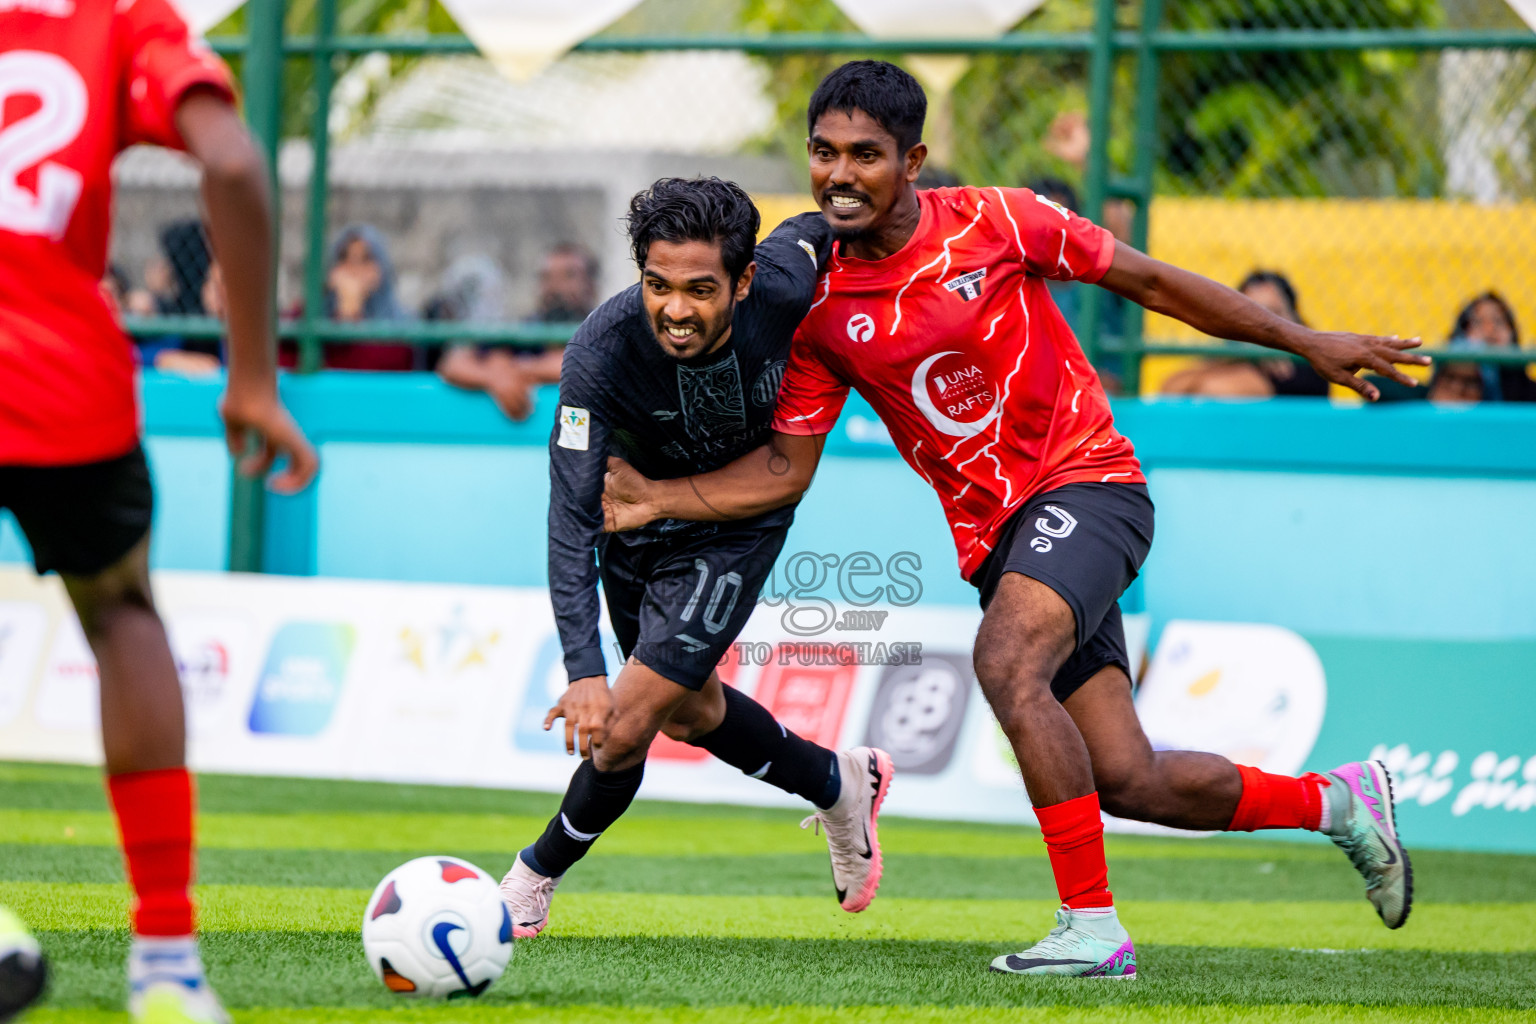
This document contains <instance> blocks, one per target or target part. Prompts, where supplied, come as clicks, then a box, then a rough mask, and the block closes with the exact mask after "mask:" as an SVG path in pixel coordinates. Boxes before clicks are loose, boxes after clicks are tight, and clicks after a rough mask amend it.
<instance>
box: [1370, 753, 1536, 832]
mask: <svg viewBox="0 0 1536 1024" xmlns="http://www.w3.org/2000/svg"><path fill="white" fill-rule="evenodd" d="M1370 757H1371V760H1373V761H1380V762H1381V763H1383V764H1385V765H1386V766H1387V771H1389V772H1391V773H1392V784H1393V794H1394V796H1395V797H1396V800H1397V804H1398V806H1402V805H1403V804H1406V803H1409V802H1410V801H1411V802H1413V803H1417V804H1418V805H1419V806H1421V807H1428V806H1430V805H1432V804H1436V803H1439V802H1440V801H1442V800H1444V799H1446V798H1447V797H1449V798H1450V800H1451V808H1450V809H1451V814H1452V816H1454V817H1457V818H1460V817H1463V816H1465V815H1467V814H1470V813H1472V812H1473V811H1479V810H1482V811H1498V810H1503V811H1528V810H1530V809H1531V808H1533V807H1536V756H1529V757H1528V756H1524V755H1520V754H1510V755H1507V756H1504V755H1500V754H1499V752H1498V751H1496V750H1485V751H1483V752H1482V753H1480V754H1478V755H1477V756H1476V757H1474V758H1472V761H1471V764H1470V765H1468V766H1467V770H1468V774H1469V775H1470V778H1469V779H1467V781H1466V782H1465V783H1463V782H1461V781H1460V780H1459V779H1458V778H1457V775H1456V769H1457V768H1459V767H1461V765H1462V763H1463V760H1464V759H1463V758H1462V756H1461V754H1459V753H1457V752H1456V751H1454V750H1442V751H1440V752H1439V753H1438V754H1436V753H1434V752H1432V751H1429V750H1421V751H1419V752H1418V753H1414V751H1413V750H1412V748H1410V747H1409V746H1408V744H1406V743H1399V744H1397V745H1396V746H1394V747H1391V748H1388V747H1387V745H1386V744H1385V743H1378V744H1377V745H1376V746H1375V748H1373V749H1372V750H1371V754H1370ZM1464 778H1465V776H1464ZM1458 787H1459V788H1458ZM1452 793H1454V794H1455V795H1454V796H1452Z"/></svg>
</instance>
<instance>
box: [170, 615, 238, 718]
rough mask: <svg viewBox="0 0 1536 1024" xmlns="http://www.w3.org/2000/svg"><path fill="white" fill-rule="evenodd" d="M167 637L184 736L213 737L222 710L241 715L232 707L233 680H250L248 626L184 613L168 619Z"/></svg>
mask: <svg viewBox="0 0 1536 1024" xmlns="http://www.w3.org/2000/svg"><path fill="white" fill-rule="evenodd" d="M168 631H169V633H170V638H171V650H172V652H173V653H174V654H175V656H176V669H177V671H178V673H179V674H180V676H181V692H182V697H183V700H184V701H185V703H186V707H187V730H188V732H190V733H191V734H192V735H194V736H201V735H204V734H208V733H212V732H216V731H217V730H218V728H219V726H220V724H221V721H220V720H221V719H226V714H225V711H226V709H228V711H229V714H230V715H232V716H234V717H238V716H239V713H240V711H239V705H236V704H234V703H233V701H234V700H235V699H236V698H235V697H234V693H235V689H236V688H235V686H234V680H235V679H236V678H237V677H238V678H239V679H240V680H242V681H244V680H247V679H249V678H250V676H249V673H250V671H251V670H250V667H248V666H250V662H251V659H252V652H251V632H252V628H251V625H250V622H249V621H248V620H247V619H246V618H245V617H244V616H242V615H239V614H238V613H234V612H211V613H210V612H188V613H181V614H177V615H174V616H172V617H171V619H170V621H169V623H168ZM243 698H244V693H243V692H242V693H241V694H240V696H239V699H241V700H243Z"/></svg>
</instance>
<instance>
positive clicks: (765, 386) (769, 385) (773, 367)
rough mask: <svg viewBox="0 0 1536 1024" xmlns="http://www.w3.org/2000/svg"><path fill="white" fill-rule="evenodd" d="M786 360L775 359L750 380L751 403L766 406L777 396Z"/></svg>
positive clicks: (782, 380)
mask: <svg viewBox="0 0 1536 1024" xmlns="http://www.w3.org/2000/svg"><path fill="white" fill-rule="evenodd" d="M786 362H787V360H783V359H775V360H774V361H773V362H771V363H769V364H768V365H767V366H765V367H763V372H762V373H759V374H758V375H757V380H755V381H753V382H752V404H753V405H755V406H757V407H759V408H767V407H768V406H770V405H772V404H773V403H774V402H775V401H776V400H777V399H778V397H779V385H780V384H783V383H784V367H785V364H786Z"/></svg>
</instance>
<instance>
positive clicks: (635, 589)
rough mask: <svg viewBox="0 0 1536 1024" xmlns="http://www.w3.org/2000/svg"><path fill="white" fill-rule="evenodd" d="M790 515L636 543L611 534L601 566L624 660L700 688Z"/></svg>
mask: <svg viewBox="0 0 1536 1024" xmlns="http://www.w3.org/2000/svg"><path fill="white" fill-rule="evenodd" d="M791 518H792V517H784V516H779V515H775V516H774V517H773V520H774V521H773V523H772V525H758V524H754V523H752V522H750V521H749V522H747V523H721V524H719V528H718V529H716V530H711V531H702V532H694V531H690V532H689V533H687V534H684V535H682V536H680V537H678V538H676V539H654V540H648V541H646V542H644V543H639V544H626V543H625V542H624V541H623V539H621V538H622V536H623V535H621V534H609V535H608V536H607V537H606V538H605V540H604V543H603V546H602V548H601V550H600V551H599V554H598V569H599V572H600V573H601V576H602V580H603V594H604V595H605V597H606V598H607V601H608V617H609V619H610V620H611V621H612V622H613V632H614V636H615V637H616V638H617V639H618V641H619V649H620V651H621V652H622V653H623V655H624V657H625V659H626V660H627V659H628V658H629V657H630V656H631V655H633V656H634V657H635V659H636V660H637V661H639V662H640V663H641V664H642V665H644V666H645V667H647V668H649V669H651V670H653V671H655V672H657V673H659V674H660V675H662V676H664V677H666V678H667V679H670V680H672V681H673V682H674V683H677V684H679V685H681V686H686V687H687V688H688V689H690V690H698V689H701V688H702V687H703V686H704V684H705V682H707V681H708V680H709V674H710V673H711V672H713V671H714V670H715V666H716V665H718V664H720V660H721V659H722V658H724V657H725V654H726V651H727V650H728V649H729V648H730V646H731V644H733V643H735V641H736V637H737V636H738V635H739V634H740V633H741V629H742V627H743V626H745V625H746V624H747V619H748V618H750V617H751V615H752V609H753V607H754V606H755V605H756V604H757V596H758V594H759V593H760V592H761V591H762V589H763V584H764V583H766V582H767V581H768V577H769V575H770V574H771V573H772V572H773V563H774V560H775V559H777V558H778V557H779V551H780V549H782V548H783V547H784V537H785V534H787V533H788V532H789V524H790V519H791Z"/></svg>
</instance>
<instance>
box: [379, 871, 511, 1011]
mask: <svg viewBox="0 0 1536 1024" xmlns="http://www.w3.org/2000/svg"><path fill="white" fill-rule="evenodd" d="M363 952H364V953H365V954H366V955H367V957H368V964H369V966H371V967H372V968H373V973H374V974H377V975H378V976H379V980H380V981H382V982H383V983H384V985H385V987H386V988H388V989H389V990H390V991H391V992H394V993H396V994H398V995H402V996H426V997H429V998H439V999H442V998H447V999H454V998H457V997H461V996H478V995H479V994H480V993H482V992H484V991H485V990H486V989H487V988H489V987H490V985H491V982H493V981H495V980H496V979H497V978H499V977H500V976H501V972H502V971H504V970H506V967H507V961H508V960H510V959H511V958H512V918H511V916H510V915H509V914H508V913H507V907H506V904H504V903H502V902H501V892H500V890H499V889H498V887H497V884H496V880H495V879H493V878H492V877H491V876H490V875H487V874H486V873H485V872H484V871H481V870H480V869H479V868H477V867H475V866H474V865H473V864H470V863H469V862H467V861H462V860H459V859H458V858H456V857H418V858H416V859H415V860H412V861H406V862H405V863H404V864H402V865H400V866H399V867H398V868H395V870H393V871H391V872H390V873H389V874H387V875H385V876H384V880H383V881H382V882H380V883H379V887H378V888H377V889H375V890H373V895H372V896H370V897H369V898H368V909H367V910H365V911H364V912H363Z"/></svg>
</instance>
